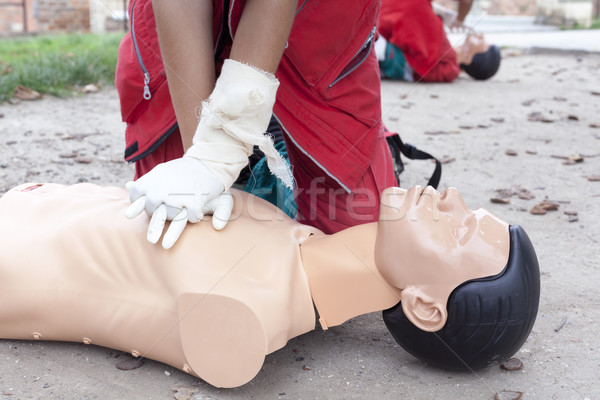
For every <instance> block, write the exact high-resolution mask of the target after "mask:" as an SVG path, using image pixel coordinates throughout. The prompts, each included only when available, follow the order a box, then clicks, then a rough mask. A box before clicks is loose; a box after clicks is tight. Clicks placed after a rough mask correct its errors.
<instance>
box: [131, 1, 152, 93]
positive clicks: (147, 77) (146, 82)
mask: <svg viewBox="0 0 600 400" xmlns="http://www.w3.org/2000/svg"><path fill="white" fill-rule="evenodd" d="M134 7H135V1H134V2H133V3H132V4H131V39H132V41H133V48H134V49H135V55H136V56H137V60H138V64H139V65H140V68H142V72H143V73H144V99H146V100H150V98H152V94H151V93H150V74H149V73H148V70H147V69H146V65H145V64H144V60H142V54H141V53H140V48H139V47H138V44H137V39H136V37H135V24H134V23H133V21H134V19H133V10H134Z"/></svg>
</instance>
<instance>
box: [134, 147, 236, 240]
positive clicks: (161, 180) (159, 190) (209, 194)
mask: <svg viewBox="0 0 600 400" xmlns="http://www.w3.org/2000/svg"><path fill="white" fill-rule="evenodd" d="M126 188H127V189H128V190H129V200H130V201H131V202H132V204H131V205H130V206H129V208H128V209H127V211H126V214H125V215H126V216H127V217H128V218H135V217H136V216H138V215H139V214H141V213H142V212H143V211H146V213H147V214H148V215H150V216H151V217H152V218H151V220H150V225H149V227H148V236H147V237H148V241H150V242H151V243H157V242H158V240H159V239H160V236H161V235H162V233H163V230H164V227H165V222H166V221H167V220H172V221H173V223H172V224H171V226H170V227H169V229H168V231H167V233H166V234H165V238H164V239H163V247H165V248H170V247H171V246H173V244H174V243H175V242H176V241H177V239H178V238H179V236H180V235H181V232H182V231H183V229H184V228H185V225H186V223H187V222H188V221H189V222H192V223H195V222H199V221H200V220H202V217H204V214H212V213H214V212H215V211H218V218H217V219H216V220H215V221H214V222H213V226H214V227H215V229H223V228H224V227H225V225H226V223H227V219H228V218H229V214H230V213H231V208H232V207H233V200H232V199H231V195H230V194H228V195H224V193H223V192H224V190H225V188H224V186H223V184H222V183H221V181H219V179H217V177H216V176H215V175H214V174H213V173H211V172H210V171H209V170H208V168H206V166H205V165H204V164H203V163H202V161H200V160H198V159H195V158H192V157H185V156H184V157H182V158H179V159H176V160H171V161H168V162H166V163H164V164H160V165H157V166H156V167H155V168H154V169H153V170H152V171H150V172H149V173H148V174H146V175H144V176H143V177H141V178H140V179H138V180H137V181H135V182H128V183H127V185H126ZM221 195H223V196H224V197H223V199H220V196H221ZM217 199H219V200H218V201H217ZM228 207H229V210H228V212H227V208H228ZM223 218H225V221H224V222H223Z"/></svg>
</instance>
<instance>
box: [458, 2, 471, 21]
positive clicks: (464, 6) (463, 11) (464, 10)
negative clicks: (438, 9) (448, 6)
mask: <svg viewBox="0 0 600 400" xmlns="http://www.w3.org/2000/svg"><path fill="white" fill-rule="evenodd" d="M472 6H473V0H458V14H457V16H456V19H457V20H458V21H460V22H464V21H465V18H466V17H467V14H468V13H469V11H471V7H472Z"/></svg>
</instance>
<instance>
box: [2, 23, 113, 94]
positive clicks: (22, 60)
mask: <svg viewBox="0 0 600 400" xmlns="http://www.w3.org/2000/svg"><path fill="white" fill-rule="evenodd" d="M122 37H123V33H122V32H120V33H109V34H66V35H56V36H38V37H21V38H16V39H1V40H0V102H3V101H6V100H8V99H10V98H11V97H12V95H13V93H14V90H15V88H16V87H17V86H19V85H22V86H25V87H26V88H29V89H33V90H35V91H37V92H40V93H48V94H52V95H54V96H60V97H64V96H67V95H69V94H71V93H73V90H74V89H76V88H77V87H80V86H84V85H87V84H88V83H94V84H101V85H102V84H104V83H111V82H113V81H114V78H115V67H116V64H117V55H118V48H119V43H120V41H121V38H122Z"/></svg>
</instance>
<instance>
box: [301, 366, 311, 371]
mask: <svg viewBox="0 0 600 400" xmlns="http://www.w3.org/2000/svg"><path fill="white" fill-rule="evenodd" d="M302 369H303V370H305V371H310V367H307V366H306V365H305V366H303V367H302Z"/></svg>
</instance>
